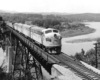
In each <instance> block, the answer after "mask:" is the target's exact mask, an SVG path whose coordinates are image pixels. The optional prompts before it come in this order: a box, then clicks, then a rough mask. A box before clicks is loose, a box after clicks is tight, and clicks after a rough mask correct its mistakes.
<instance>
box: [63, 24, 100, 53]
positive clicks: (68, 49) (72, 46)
mask: <svg viewBox="0 0 100 80" xmlns="http://www.w3.org/2000/svg"><path fill="white" fill-rule="evenodd" d="M84 24H86V26H89V27H90V28H94V29H96V31H95V32H94V33H90V34H85V35H80V36H75V37H69V38H63V39H62V52H64V53H65V54H68V55H75V53H76V52H81V49H84V50H85V52H86V51H88V50H89V49H91V48H94V45H93V44H94V43H95V42H96V41H91V42H79V43H67V42H68V41H71V40H78V39H87V38H88V39H94V38H100V22H85V23H84Z"/></svg>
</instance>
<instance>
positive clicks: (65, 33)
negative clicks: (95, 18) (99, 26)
mask: <svg viewBox="0 0 100 80" xmlns="http://www.w3.org/2000/svg"><path fill="white" fill-rule="evenodd" d="M95 31H96V30H95V29H93V28H90V27H88V26H83V27H79V28H77V29H66V30H65V31H62V32H61V35H62V37H63V38H67V37H73V36H78V35H84V34H90V33H94V32H95Z"/></svg>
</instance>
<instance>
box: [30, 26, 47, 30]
mask: <svg viewBox="0 0 100 80" xmlns="http://www.w3.org/2000/svg"><path fill="white" fill-rule="evenodd" d="M31 29H33V30H37V31H42V30H44V29H45V28H43V27H38V26H36V25H32V28H31Z"/></svg>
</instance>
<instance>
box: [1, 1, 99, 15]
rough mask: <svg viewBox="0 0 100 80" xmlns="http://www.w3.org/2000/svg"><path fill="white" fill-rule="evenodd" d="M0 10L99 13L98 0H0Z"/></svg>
mask: <svg viewBox="0 0 100 80" xmlns="http://www.w3.org/2000/svg"><path fill="white" fill-rule="evenodd" d="M0 10H7V11H17V12H36V13H38V12H61V13H63V12H64V13H100V0H0Z"/></svg>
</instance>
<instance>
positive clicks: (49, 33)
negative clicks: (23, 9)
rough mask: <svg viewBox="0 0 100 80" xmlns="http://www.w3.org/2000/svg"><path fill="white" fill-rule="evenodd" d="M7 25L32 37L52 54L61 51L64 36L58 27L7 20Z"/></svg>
mask: <svg viewBox="0 0 100 80" xmlns="http://www.w3.org/2000/svg"><path fill="white" fill-rule="evenodd" d="M6 25H8V26H10V27H12V28H14V29H15V30H16V31H18V32H19V33H22V34H24V35H25V36H26V37H29V38H31V39H32V40H33V41H34V42H35V43H36V44H37V45H39V47H41V48H42V49H43V50H45V51H47V52H48V53H50V54H59V53H61V46H62V44H61V40H62V36H61V34H60V32H59V31H58V30H57V29H53V28H44V27H40V26H37V25H27V24H23V23H11V22H6Z"/></svg>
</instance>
